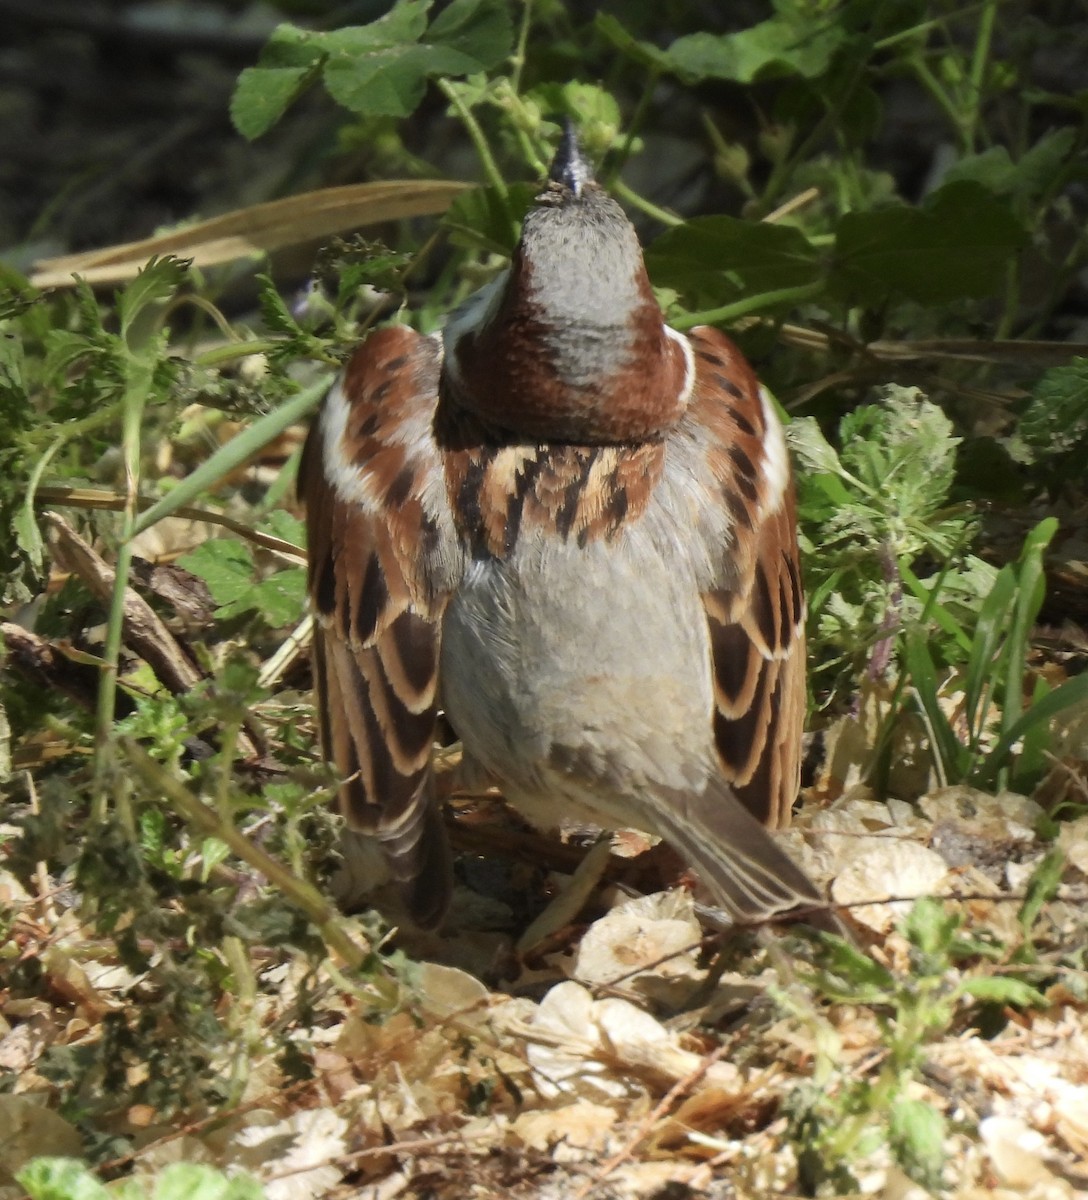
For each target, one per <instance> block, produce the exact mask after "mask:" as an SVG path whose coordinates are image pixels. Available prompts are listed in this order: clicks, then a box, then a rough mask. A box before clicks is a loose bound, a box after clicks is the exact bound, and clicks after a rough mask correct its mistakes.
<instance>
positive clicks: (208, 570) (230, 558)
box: [178, 538, 254, 608]
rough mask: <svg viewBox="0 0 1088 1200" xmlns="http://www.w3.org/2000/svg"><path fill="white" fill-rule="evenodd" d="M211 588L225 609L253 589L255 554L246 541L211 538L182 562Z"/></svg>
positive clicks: (182, 557)
mask: <svg viewBox="0 0 1088 1200" xmlns="http://www.w3.org/2000/svg"><path fill="white" fill-rule="evenodd" d="M178 565H179V566H181V567H184V568H185V570H186V571H192V573H193V574H194V575H198V576H199V577H200V578H201V579H203V580H204V582H205V583H206V584H207V585H208V591H209V592H211V594H212V599H213V600H214V601H215V603H216V604H217V605H219V606H220V607H221V608H222V607H223V606H224V605H229V604H233V603H235V602H236V601H237V600H239V599H240V598H242V597H244V596H246V595H247V594H248V593H249V592H251V591H252V590H253V587H254V584H253V555H252V554H251V553H250V550H249V548H248V547H247V546H246V545H245V544H244V543H243V542H236V541H233V540H232V539H231V538H210V539H209V540H208V541H206V542H201V544H200V545H199V546H197V547H196V549H194V550H190V551H189V553H188V554H183V555H182V556H181V558H179V559H178Z"/></svg>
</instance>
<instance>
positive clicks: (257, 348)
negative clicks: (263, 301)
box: [193, 338, 280, 367]
mask: <svg viewBox="0 0 1088 1200" xmlns="http://www.w3.org/2000/svg"><path fill="white" fill-rule="evenodd" d="M278 345H280V343H279V342H278V341H276V340H275V339H274V338H253V339H252V340H251V341H247V342H239V341H233V342H231V343H230V344H229V345H226V346H214V347H213V348H212V349H211V350H205V351H203V352H202V353H200V354H197V355H194V356H193V362H194V363H196V364H197V366H200V367H218V366H222V365H223V364H224V363H231V362H235V361H236V360H237V359H239V358H249V357H250V355H253V354H267V353H268V352H269V351H270V350H275V348H276V347H277V346H278Z"/></svg>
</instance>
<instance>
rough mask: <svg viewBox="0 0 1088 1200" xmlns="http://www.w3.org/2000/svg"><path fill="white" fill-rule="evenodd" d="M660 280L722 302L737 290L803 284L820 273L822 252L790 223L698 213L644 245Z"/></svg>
mask: <svg viewBox="0 0 1088 1200" xmlns="http://www.w3.org/2000/svg"><path fill="white" fill-rule="evenodd" d="M646 266H647V269H648V270H649V272H650V275H651V277H652V278H653V280H654V282H655V283H656V284H657V285H659V286H664V287H672V288H676V289H677V290H678V291H680V292H681V293H683V294H684V295H685V296H688V297H690V298H696V299H700V300H706V299H709V300H711V302H712V303H715V304H721V303H722V302H723V301H724V300H728V299H729V298H730V295H733V294H742V293H743V294H745V295H748V294H751V293H758V292H772V291H777V290H778V289H780V288H789V287H800V286H803V285H804V284H808V283H813V282H815V280H817V279H818V278H819V276H820V271H821V264H820V255H819V253H818V252H817V250H816V248H815V247H814V246H813V245H812V244H811V243H810V242H809V240H808V239H807V238H806V237H805V235H804V234H803V233H802V232H801V231H800V230H799V229H796V228H794V227H792V226H790V225H768V224H766V223H761V222H758V221H741V220H739V219H737V218H736V217H725V216H713V217H696V218H694V219H693V220H691V221H687V222H685V223H684V224H683V225H678V226H676V227H675V228H674V229H669V230H667V231H666V232H665V233H663V234H662V235H661V236H660V237H659V238H657V240H656V241H654V242H653V243H652V245H651V246H650V247H649V248H648V249H647V251H646Z"/></svg>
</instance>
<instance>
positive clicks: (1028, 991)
mask: <svg viewBox="0 0 1088 1200" xmlns="http://www.w3.org/2000/svg"><path fill="white" fill-rule="evenodd" d="M958 990H959V991H960V992H962V993H963V994H964V995H965V996H973V997H974V998H975V999H976V1000H985V1001H987V1002H988V1003H992V1004H1012V1005H1015V1007H1017V1008H1046V1007H1047V1006H1048V1001H1047V998H1046V997H1045V996H1044V995H1043V994H1042V993H1041V992H1040V991H1039V990H1038V989H1037V988H1033V987H1032V986H1031V984H1030V983H1025V982H1024V981H1023V980H1022V979H1014V978H1012V977H1010V976H1007V975H980V976H979V977H978V978H976V979H965V980H964V981H963V982H962V983H961V984H960V985H959V988H958Z"/></svg>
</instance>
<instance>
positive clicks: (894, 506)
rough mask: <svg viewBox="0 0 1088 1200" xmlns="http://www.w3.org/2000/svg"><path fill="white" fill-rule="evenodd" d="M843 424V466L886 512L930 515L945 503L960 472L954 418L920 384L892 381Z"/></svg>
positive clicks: (841, 425)
mask: <svg viewBox="0 0 1088 1200" xmlns="http://www.w3.org/2000/svg"><path fill="white" fill-rule="evenodd" d="M881 400H882V401H883V403H881V404H864V405H861V406H860V407H859V408H856V409H854V411H853V412H851V413H847V415H846V416H845V417H843V419H842V422H841V423H840V425H839V439H840V441H841V442H842V455H841V460H842V466H843V468H844V469H845V470H846V471H847V472H849V473H850V474H852V475H854V476H855V477H856V478H857V479H858V480H860V482H861V483H862V484H863V485H864V486H865V487H866V488H867V489H868V492H869V494H870V495H872V496H877V497H879V498H880V504H881V507H882V509H883V511H884V512H886V513H889V514H894V515H895V516H896V517H898V518H916V519H919V520H925V519H926V518H928V517H929V516H930V515H931V514H933V513H935V512H936V511H937V510H938V509H939V508H940V507H941V505H942V504H944V502H945V500H946V498H947V496H948V492H949V490H950V489H951V486H952V480H953V476H954V473H955V457H956V447H957V446H958V445H959V441H960V439H959V438H957V437H953V435H952V422H951V421H949V419H948V417H946V416H945V414H944V411H943V410H942V409H941V408H939V407H938V406H937V405H936V404H933V403H932V402H931V401H930V400H928V399H926V397H925V396H924V395H923V394H922V393H921V392H920V391H919V390H918V389H917V388H906V387H900V386H899V385H898V384H889V385H887V386H886V387H885V388H884V389H882V395H881Z"/></svg>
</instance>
